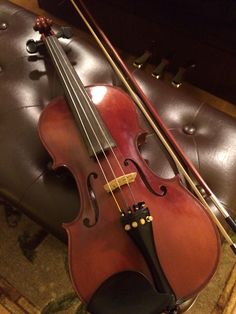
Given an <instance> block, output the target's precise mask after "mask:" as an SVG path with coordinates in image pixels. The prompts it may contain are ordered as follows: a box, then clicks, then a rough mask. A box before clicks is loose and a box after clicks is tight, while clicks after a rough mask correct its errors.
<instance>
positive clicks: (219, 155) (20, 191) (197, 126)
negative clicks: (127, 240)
mask: <svg viewBox="0 0 236 314" xmlns="http://www.w3.org/2000/svg"><path fill="white" fill-rule="evenodd" d="M34 19H35V17H34V15H33V14H31V13H29V12H27V11H25V10H24V9H22V8H19V7H18V6H15V5H13V4H11V3H9V2H7V1H5V0H0V47H1V49H0V147H1V148H0V149H1V154H0V195H1V197H2V198H3V199H5V200H7V201H8V202H10V203H12V204H14V205H15V206H17V207H18V208H20V209H21V210H22V211H23V212H24V213H26V214H27V215H29V216H31V217H32V218H33V219H34V220H36V221H38V222H39V223H40V224H42V225H44V226H45V227H46V228H47V229H48V230H50V231H51V232H53V233H54V234H55V235H57V236H58V237H60V238H63V239H65V233H64V230H63V229H62V227H61V224H62V222H66V221H71V220H72V219H73V218H74V217H75V216H76V215H77V213H78V209H79V199H78V194H77V191H76V187H75V184H74V181H73V179H72V178H71V176H70V175H69V174H68V173H66V172H64V171H63V172H61V171H56V172H55V171H52V170H51V168H50V158H49V156H48V154H47V152H46V151H45V149H44V148H43V146H42V144H41V142H40V140H39V136H38V133H37V122H38V118H39V115H40V113H41V111H42V110H43V108H44V107H45V106H46V105H47V104H48V103H49V101H50V100H51V99H53V98H54V97H56V96H58V95H61V94H63V91H62V89H61V87H60V84H59V82H58V80H57V77H56V75H55V72H54V70H53V68H52V65H51V62H50V60H49V59H48V58H47V57H45V55H44V54H42V55H38V54H36V55H28V53H27V52H26V49H25V43H26V41H27V40H28V39H30V38H34V39H39V38H38V37H39V36H38V35H37V34H36V33H35V32H34V31H33V30H32V26H33V24H34ZM62 41H63V44H64V47H65V49H66V51H67V53H68V56H69V58H70V60H71V61H72V63H73V64H74V65H75V69H76V70H77V71H78V72H79V75H80V77H81V79H82V81H83V83H84V85H91V84H104V83H105V84H112V85H119V82H118V80H117V78H116V77H115V75H114V73H113V71H112V70H111V68H110V66H109V64H108V63H107V62H106V60H105V59H104V57H103V56H102V55H101V53H100V52H99V51H98V48H97V47H96V46H95V45H94V43H93V42H92V40H91V39H90V38H89V37H88V36H87V35H86V34H85V33H83V32H81V31H78V30H77V31H76V35H75V36H74V37H73V39H72V40H62ZM134 76H135V78H136V79H137V81H138V82H139V84H140V85H141V87H142V88H143V90H144V91H145V93H146V94H147V96H148V97H149V98H150V99H151V100H152V101H153V103H154V104H155V106H156V108H157V110H158V112H159V113H160V115H161V116H162V118H163V119H164V121H165V122H166V124H167V126H168V128H169V129H170V130H171V131H172V133H173V134H174V136H175V137H176V139H177V141H178V142H179V144H180V145H181V146H182V147H183V149H184V150H185V152H186V154H187V155H188V156H189V157H190V158H191V159H192V160H193V162H194V164H195V165H196V166H197V168H198V169H199V171H200V173H201V174H202V176H203V177H204V179H205V180H206V182H207V183H208V184H209V186H210V187H211V188H212V190H213V191H214V192H215V193H216V194H217V195H218V197H219V199H220V201H221V202H222V203H223V204H224V205H225V206H226V207H227V208H231V209H232V210H235V207H234V206H235V205H234V204H235V203H236V202H235V199H236V196H235V193H234V187H235V185H236V166H235V165H236V162H235V161H236V135H235V134H236V123H235V119H234V118H232V117H230V116H228V115H226V114H224V113H222V112H219V111H217V110H216V109H213V108H212V107H210V106H208V105H207V104H205V103H200V102H198V101H197V100H195V99H193V98H192V97H190V96H188V95H186V94H184V93H183V92H182V91H179V90H175V89H173V88H172V87H170V86H168V85H166V84H165V83H163V82H161V81H157V80H155V79H153V78H151V76H150V75H149V74H147V73H145V72H143V71H134ZM142 154H143V156H144V158H145V159H147V160H148V161H149V163H150V166H151V167H152V168H153V169H154V171H155V172H156V173H158V174H159V175H161V176H164V177H171V176H173V174H174V172H175V169H174V167H172V164H170V163H169V162H168V158H166V157H167V156H166V153H165V152H163V150H162V147H161V145H160V144H159V143H158V140H157V139H155V137H154V135H152V134H150V135H149V136H148V138H147V143H146V145H145V146H144V147H143V148H142Z"/></svg>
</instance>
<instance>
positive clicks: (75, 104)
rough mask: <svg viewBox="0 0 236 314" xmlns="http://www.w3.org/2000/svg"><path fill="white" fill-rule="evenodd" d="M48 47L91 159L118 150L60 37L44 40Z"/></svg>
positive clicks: (49, 37)
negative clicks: (115, 148) (112, 149)
mask: <svg viewBox="0 0 236 314" xmlns="http://www.w3.org/2000/svg"><path fill="white" fill-rule="evenodd" d="M45 45H46V47H47V50H48V52H49V55H50V57H51V59H52V61H53V64H54V66H55V69H56V71H57V74H58V76H59V79H60V82H61V84H62V87H63V89H64V92H65V96H66V99H67V102H68V105H69V106H70V109H71V112H72V114H73V116H74V118H75V122H76V124H77V126H78V128H79V130H80V133H81V135H82V137H83V139H84V142H85V144H86V146H87V149H88V153H89V155H90V156H91V157H92V156H95V155H96V154H99V153H101V152H102V151H103V150H104V151H106V150H108V149H110V148H111V147H115V146H116V144H115V141H114V140H113V138H112V137H111V135H110V133H109V131H108V129H107V128H106V126H105V125H104V123H103V121H102V119H101V117H100V115H99V113H98V111H97V109H96V106H95V105H94V104H93V103H92V101H91V98H90V97H89V95H88V93H87V91H86V89H85V87H84V85H83V83H82V81H81V79H80V78H79V76H78V74H77V73H76V71H75V69H74V68H73V66H72V65H71V63H70V61H69V59H68V58H67V55H66V53H65V52H64V50H63V48H62V46H61V44H60V42H59V40H58V39H57V37H56V36H54V35H52V36H47V37H45Z"/></svg>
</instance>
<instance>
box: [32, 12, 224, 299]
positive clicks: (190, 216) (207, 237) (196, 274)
mask: <svg viewBox="0 0 236 314" xmlns="http://www.w3.org/2000/svg"><path fill="white" fill-rule="evenodd" d="M51 24H52V23H51V21H50V20H48V19H46V18H38V19H37V21H36V25H35V27H34V29H35V30H37V31H39V32H40V33H41V34H42V37H41V40H42V42H43V43H44V44H45V46H46V48H47V51H48V53H49V55H50V58H51V60H52V62H53V64H54V66H55V69H56V71H57V74H58V76H59V79H60V81H61V84H62V86H63V88H64V92H65V99H64V98H57V99H55V100H53V101H52V102H51V103H50V104H49V105H48V106H47V107H46V108H45V109H44V111H43V112H42V115H41V117H40V121H39V126H38V128H39V134H40V137H41V140H42V142H43V144H44V146H45V147H46V149H47V150H48V152H49V154H50V155H51V157H52V158H53V161H54V164H53V165H54V168H57V167H61V166H64V167H67V168H68V169H69V170H70V171H71V173H72V174H73V176H74V178H75V180H76V183H77V186H78V193H79V196H80V211H79V215H78V217H77V218H76V219H75V220H74V221H73V222H71V223H67V224H65V225H64V228H65V229H66V231H67V233H68V242H69V264H70V274H71V279H72V282H73V284H74V287H75V290H76V291H77V293H78V295H79V296H80V297H81V298H82V300H83V301H84V302H85V303H86V302H88V301H89V300H90V298H91V296H92V295H93V293H94V292H95V291H96V289H97V288H98V287H99V286H100V285H101V284H102V283H103V282H104V281H105V280H106V279H107V278H109V277H111V276H112V275H113V274H116V273H119V272H122V271H126V270H132V271H135V272H139V273H141V274H143V275H144V276H145V277H146V278H148V280H149V281H150V282H152V283H153V285H154V286H155V288H156V289H157V290H158V291H160V292H163V293H169V294H171V295H173V298H174V302H175V303H176V302H178V300H187V299H189V298H191V297H193V296H195V295H196V294H197V293H198V292H199V291H201V290H202V289H203V287H205V286H206V284H207V283H208V282H209V280H210V279H211V277H212V276H213V274H214V273H215V270H216V267H217V265H218V261H219V252H220V240H219V235H218V231H217V229H216V227H215V224H214V223H213V221H212V219H211V218H210V216H209V214H208V213H207V211H206V210H205V208H204V207H203V206H202V204H201V203H200V202H199V201H198V200H197V199H196V198H195V197H194V196H193V195H192V194H191V193H190V192H189V191H188V190H187V189H186V188H185V187H184V186H183V184H182V183H181V181H180V178H179V176H176V177H174V178H172V179H163V178H160V177H158V176H156V175H155V174H154V173H153V172H152V170H151V169H150V168H149V167H148V165H147V163H146V162H145V161H144V160H143V159H142V157H141V155H140V153H139V149H138V147H139V146H140V145H142V143H144V140H145V136H146V135H147V131H146V130H144V129H143V128H142V127H141V124H140V121H139V118H138V115H137V112H136V108H135V105H134V103H133V101H132V99H131V98H130V97H129V96H128V95H127V94H126V93H125V92H124V91H122V90H121V89H118V88H114V87H111V86H107V85H100V86H90V87H84V86H83V84H82V82H81V80H80V78H79V76H78V75H77V73H76V72H75V70H74V68H73V67H72V65H71V63H70V61H69V60H68V58H67V56H66V54H65V52H64V50H63V48H62V47H61V45H60V43H59V40H58V38H57V37H56V35H55V34H54V32H53V31H52V30H51Z"/></svg>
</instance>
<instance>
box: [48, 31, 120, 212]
mask: <svg viewBox="0 0 236 314" xmlns="http://www.w3.org/2000/svg"><path fill="white" fill-rule="evenodd" d="M46 43H47V47H48V49H49V52H50V54H51V56H52V58H53V60H54V62H55V64H56V66H57V68H58V71H59V72H60V74H61V77H62V79H63V83H64V85H65V88H66V90H67V92H68V94H69V95H70V99H71V101H72V102H73V105H74V108H75V110H76V112H77V115H78V118H79V120H80V123H81V125H82V127H83V130H84V132H85V135H86V137H87V140H88V142H89V144H90V146H91V149H92V151H93V154H94V156H95V158H96V160H97V163H98V165H99V168H100V169H101V172H102V175H103V177H104V179H105V181H106V183H107V186H108V188H109V191H110V193H111V195H112V197H113V199H114V201H115V203H116V206H117V207H118V210H119V211H120V212H123V211H122V209H121V207H120V205H119V202H118V200H117V199H116V197H115V195H114V193H113V191H112V188H111V186H110V183H109V181H108V178H107V176H106V174H105V171H104V169H103V167H102V165H101V163H100V161H99V158H98V156H97V153H96V150H95V148H94V147H93V144H92V141H91V139H90V137H89V134H88V132H87V129H86V127H85V125H84V123H83V121H82V119H81V117H80V115H79V112H78V110H77V108H76V105H75V103H74V100H73V97H72V95H71V91H70V90H69V88H68V85H67V83H66V81H65V80H64V76H63V75H62V71H61V69H60V68H59V63H58V61H57V60H56V58H55V57H54V56H55V54H54V53H53V49H54V47H53V46H52V45H51V43H50V41H49V40H48V37H47V40H46ZM75 96H76V94H75ZM103 153H105V152H103Z"/></svg>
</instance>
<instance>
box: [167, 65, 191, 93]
mask: <svg viewBox="0 0 236 314" xmlns="http://www.w3.org/2000/svg"><path fill="white" fill-rule="evenodd" d="M195 67H196V64H195V63H194V62H190V61H189V62H187V63H186V64H185V65H183V66H181V67H179V70H178V72H177V74H176V75H175V77H174V78H173V80H172V82H171V83H172V85H173V86H174V87H176V88H179V87H180V86H181V85H182V84H183V79H184V76H185V75H186V72H189V70H191V69H194V68H195Z"/></svg>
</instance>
